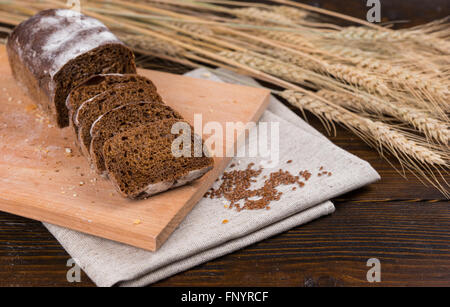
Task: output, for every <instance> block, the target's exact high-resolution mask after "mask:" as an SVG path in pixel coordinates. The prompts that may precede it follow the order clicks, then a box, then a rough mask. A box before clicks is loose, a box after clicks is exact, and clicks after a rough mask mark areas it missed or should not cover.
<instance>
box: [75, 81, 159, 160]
mask: <svg viewBox="0 0 450 307" xmlns="http://www.w3.org/2000/svg"><path fill="white" fill-rule="evenodd" d="M158 97H159V95H158V94H157V93H156V92H154V91H153V89H152V88H151V87H143V88H138V87H134V86H132V84H124V85H121V84H119V85H116V86H114V87H113V88H111V89H109V90H107V91H105V92H103V93H102V94H100V95H97V96H95V97H93V98H91V99H89V100H87V101H85V102H84V103H83V104H82V105H81V106H80V107H79V108H78V110H77V112H76V114H75V115H74V127H78V129H77V130H78V131H77V136H78V145H79V147H80V149H81V152H82V153H83V154H84V155H85V156H86V157H89V145H90V143H91V133H90V131H91V126H92V124H93V123H94V121H95V120H97V118H98V117H99V116H101V115H102V114H104V113H106V112H108V111H110V110H112V109H114V108H117V107H118V106H121V105H123V104H127V103H129V102H137V101H147V102H152V103H155V104H163V103H162V102H161V100H160V99H158Z"/></svg>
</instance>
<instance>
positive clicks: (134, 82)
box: [66, 74, 162, 120]
mask: <svg viewBox="0 0 450 307" xmlns="http://www.w3.org/2000/svg"><path fill="white" fill-rule="evenodd" d="M115 85H128V86H131V87H134V88H136V89H137V90H138V91H140V92H142V91H145V92H147V93H149V96H151V98H152V99H153V100H160V101H162V99H161V97H160V96H159V95H158V93H157V92H156V86H155V85H154V84H153V82H152V81H151V80H149V79H147V78H146V77H144V76H139V75H136V74H102V75H95V76H92V77H91V78H89V79H87V80H86V81H84V82H83V83H81V84H80V85H78V86H77V87H76V88H74V89H72V91H71V92H70V93H69V95H68V96H67V99H66V106H67V108H68V110H69V118H70V119H72V120H73V118H72V117H71V116H70V113H72V114H73V115H74V114H75V113H76V110H78V108H79V107H80V105H81V104H82V103H83V102H85V101H86V100H88V99H90V98H92V97H94V96H97V95H99V94H101V93H103V92H104V91H106V90H108V89H111V88H112V87H113V86H115Z"/></svg>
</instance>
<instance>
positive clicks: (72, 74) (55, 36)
mask: <svg viewBox="0 0 450 307" xmlns="http://www.w3.org/2000/svg"><path fill="white" fill-rule="evenodd" d="M7 52H8V59H9V63H10V66H11V70H12V73H13V76H14V77H15V78H16V80H17V81H18V82H19V84H21V85H22V86H23V87H24V88H25V90H26V91H27V92H28V94H29V95H30V96H31V98H33V99H34V100H35V101H36V103H37V104H38V105H39V106H40V108H42V109H43V110H44V111H45V112H46V113H48V114H49V115H50V116H51V117H52V120H54V121H55V122H56V123H57V125H58V126H59V127H66V126H68V124H69V119H68V111H67V108H66V104H65V102H66V98H67V95H68V94H69V92H70V90H71V89H73V88H74V87H76V86H77V85H79V84H80V83H82V82H83V81H85V80H86V79H88V78H89V77H90V76H92V75H96V74H102V73H103V74H107V73H122V74H124V73H136V66H135V63H134V55H133V53H132V51H131V50H130V49H129V48H127V47H126V46H125V45H124V44H123V43H122V42H121V41H120V40H119V39H118V38H117V37H116V36H115V35H114V34H112V33H111V32H110V31H109V30H108V28H107V27H106V26H105V25H104V24H103V23H101V22H100V21H98V20H96V19H94V18H91V17H88V16H85V15H83V14H80V13H78V12H76V11H73V10H65V9H51V10H45V11H42V12H39V13H38V14H36V15H34V16H33V17H31V18H29V19H27V20H25V21H24V22H22V23H21V24H19V25H18V26H17V27H16V28H15V29H14V31H13V32H12V33H11V35H10V37H9V39H8V42H7Z"/></svg>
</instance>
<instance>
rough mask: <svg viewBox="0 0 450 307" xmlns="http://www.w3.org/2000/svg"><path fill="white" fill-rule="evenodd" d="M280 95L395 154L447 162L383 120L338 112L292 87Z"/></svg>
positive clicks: (426, 160) (296, 105)
mask: <svg viewBox="0 0 450 307" xmlns="http://www.w3.org/2000/svg"><path fill="white" fill-rule="evenodd" d="M280 96H281V97H283V98H284V99H286V100H287V101H288V102H289V103H290V104H292V105H293V106H295V107H298V108H301V109H306V110H308V111H310V112H312V113H313V114H315V115H318V116H320V117H322V118H324V119H326V120H328V121H334V122H338V123H340V124H342V125H344V126H347V127H348V128H350V129H352V130H355V129H356V130H357V131H359V132H361V133H363V134H364V135H367V136H368V137H370V138H371V139H373V140H375V141H376V142H378V143H380V144H382V145H384V146H385V147H386V148H388V149H389V150H390V151H391V152H392V153H393V154H394V155H395V156H396V157H399V156H401V155H403V154H404V155H408V156H409V157H411V158H413V159H414V160H416V161H418V162H421V163H424V164H429V165H434V166H447V163H446V161H445V159H444V158H443V157H442V156H441V155H440V154H438V153H436V152H434V151H433V150H431V149H428V148H426V147H424V146H421V145H419V144H417V143H416V142H414V141H412V140H409V139H408V138H406V137H405V136H404V135H403V134H402V133H401V132H399V131H396V130H394V129H392V128H391V127H389V126H388V125H386V124H384V123H381V122H377V121H372V120H370V119H367V118H364V117H361V116H358V115H356V114H352V115H350V114H348V113H344V112H341V111H340V110H338V109H334V108H332V107H330V106H328V105H327V104H325V103H323V102H322V101H319V100H318V99H315V98H312V97H309V96H306V95H305V94H303V93H299V92H296V91H292V90H285V91H283V92H281V93H280ZM400 160H401V159H400ZM401 161H402V160H401Z"/></svg>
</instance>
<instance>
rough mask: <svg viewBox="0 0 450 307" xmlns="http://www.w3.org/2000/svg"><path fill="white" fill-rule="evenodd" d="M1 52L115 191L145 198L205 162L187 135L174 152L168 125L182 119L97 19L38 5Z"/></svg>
mask: <svg viewBox="0 0 450 307" xmlns="http://www.w3.org/2000/svg"><path fill="white" fill-rule="evenodd" d="M32 29H33V31H31V30H32ZM30 35H32V36H30ZM7 50H8V58H9V62H10V65H11V69H12V72H13V75H14V77H15V78H16V79H17V80H18V81H19V83H20V84H21V85H22V86H23V87H24V88H25V90H26V91H27V92H28V93H29V94H30V96H31V97H32V98H33V99H35V100H36V102H37V103H38V105H39V106H40V107H41V108H42V109H43V110H44V111H47V112H48V113H49V115H50V116H52V117H53V118H54V119H55V121H56V123H57V124H58V126H59V127H61V128H63V127H65V126H67V125H69V126H70V128H69V129H71V130H73V132H74V134H75V136H76V137H75V138H76V144H77V145H78V147H79V149H80V151H81V152H82V153H83V155H84V156H86V157H87V158H88V160H89V162H90V164H91V166H92V168H93V169H95V170H96V171H97V172H98V173H99V174H101V175H103V176H105V177H108V178H109V179H110V180H111V181H112V182H113V184H114V186H115V187H116V188H117V190H118V191H119V192H120V193H121V194H122V195H124V196H126V197H130V198H142V197H147V196H150V195H153V194H156V193H159V192H162V191H165V190H168V189H170V188H174V187H177V186H181V185H183V184H186V183H188V182H190V181H193V180H195V179H197V178H200V177H201V176H203V175H204V174H205V173H206V172H207V171H208V170H210V169H211V168H212V166H213V159H212V158H211V157H208V154H207V153H204V152H203V151H202V154H201V156H195V155H194V154H193V152H194V146H193V144H194V138H195V137H196V136H195V135H194V134H192V135H191V136H190V141H191V145H190V146H188V147H189V151H190V154H188V155H186V154H184V155H182V156H179V155H174V153H173V149H172V148H173V144H174V140H175V139H176V138H177V137H179V133H183V131H180V130H178V132H177V133H175V134H174V133H172V130H173V129H172V127H173V125H174V124H177V123H180V122H181V123H185V120H184V119H183V117H182V116H181V115H180V114H179V113H178V112H176V111H175V110H173V109H172V108H171V107H169V106H168V105H166V104H165V103H164V102H163V100H162V98H161V97H160V95H159V94H158V92H157V90H156V87H155V85H154V84H153V82H152V81H150V80H149V79H147V78H145V77H143V76H140V75H137V74H136V66H135V63H134V55H133V54H132V52H131V51H130V50H129V49H128V48H127V47H126V46H124V45H123V43H121V42H120V41H119V40H118V39H117V38H116V37H115V36H114V35H113V34H112V33H111V32H109V30H108V29H107V28H106V27H105V26H104V25H103V24H101V23H100V22H99V21H97V20H95V19H93V18H90V17H87V16H84V15H82V14H79V13H76V12H73V11H70V10H62V9H58V10H47V11H43V12H41V13H38V14H37V15H35V16H33V17H31V18H30V19H28V20H27V21H25V22H23V23H21V24H20V25H19V26H18V27H17V28H16V29H15V30H14V31H13V33H12V34H11V36H10V38H9V40H8V44H7ZM185 124H186V125H187V126H188V127H190V126H189V125H188V124H187V123H185ZM189 130H191V131H192V129H189Z"/></svg>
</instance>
